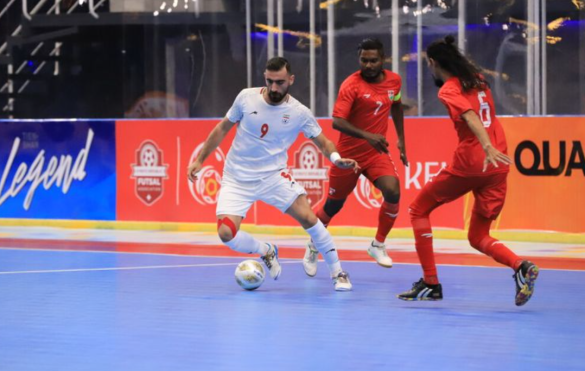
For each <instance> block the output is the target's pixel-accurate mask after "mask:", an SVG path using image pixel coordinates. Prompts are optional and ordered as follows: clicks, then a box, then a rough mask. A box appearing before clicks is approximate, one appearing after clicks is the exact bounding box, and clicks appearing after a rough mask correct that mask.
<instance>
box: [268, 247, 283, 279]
mask: <svg viewBox="0 0 585 371" xmlns="http://www.w3.org/2000/svg"><path fill="white" fill-rule="evenodd" d="M271 245H272V244H271ZM272 246H273V247H274V257H275V259H276V262H277V263H278V272H277V273H276V274H275V275H274V276H272V273H271V272H270V270H268V274H269V275H270V277H272V279H273V280H275V281H276V280H277V279H278V277H280V273H282V268H281V267H280V262H279V261H278V246H276V245H272Z"/></svg>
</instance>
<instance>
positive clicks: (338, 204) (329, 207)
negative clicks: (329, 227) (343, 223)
mask: <svg viewBox="0 0 585 371" xmlns="http://www.w3.org/2000/svg"><path fill="white" fill-rule="evenodd" d="M345 200H346V199H345V198H344V199H342V200H334V199H332V198H327V201H325V205H324V206H323V211H325V213H326V214H327V215H328V216H329V217H334V216H335V215H336V214H337V213H338V212H339V211H340V210H341V208H342V207H343V204H345Z"/></svg>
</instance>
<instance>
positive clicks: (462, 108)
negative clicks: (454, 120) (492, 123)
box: [439, 87, 473, 117]
mask: <svg viewBox="0 0 585 371" xmlns="http://www.w3.org/2000/svg"><path fill="white" fill-rule="evenodd" d="M439 100H440V101H441V102H442V103H443V104H444V105H445V107H447V110H448V111H449V114H450V115H451V116H452V117H461V115H463V114H464V113H465V112H467V111H470V110H473V107H472V106H471V102H469V100H467V98H465V97H464V96H463V94H462V93H461V91H460V90H458V89H457V88H452V87H449V88H446V89H441V90H440V91H439Z"/></svg>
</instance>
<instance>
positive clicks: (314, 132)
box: [301, 108, 323, 139]
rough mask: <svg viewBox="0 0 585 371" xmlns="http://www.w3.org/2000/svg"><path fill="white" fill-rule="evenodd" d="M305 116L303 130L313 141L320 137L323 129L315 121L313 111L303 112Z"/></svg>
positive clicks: (306, 110)
mask: <svg viewBox="0 0 585 371" xmlns="http://www.w3.org/2000/svg"><path fill="white" fill-rule="evenodd" d="M303 115H304V117H303V126H302V127H301V130H302V132H303V134H304V135H305V137H306V138H308V139H313V138H315V137H317V136H319V134H321V132H322V131H323V129H321V126H320V125H319V123H318V122H317V120H316V119H315V116H313V113H311V111H309V109H308V108H306V109H305V110H304V112H303Z"/></svg>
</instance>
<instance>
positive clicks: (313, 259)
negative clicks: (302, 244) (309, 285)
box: [303, 241, 319, 277]
mask: <svg viewBox="0 0 585 371" xmlns="http://www.w3.org/2000/svg"><path fill="white" fill-rule="evenodd" d="M318 256H319V251H317V249H316V248H315V245H313V242H311V241H309V242H307V249H306V250H305V257H304V258H303V268H304V269H305V273H306V274H307V276H309V277H315V275H316V274H317V258H318Z"/></svg>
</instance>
